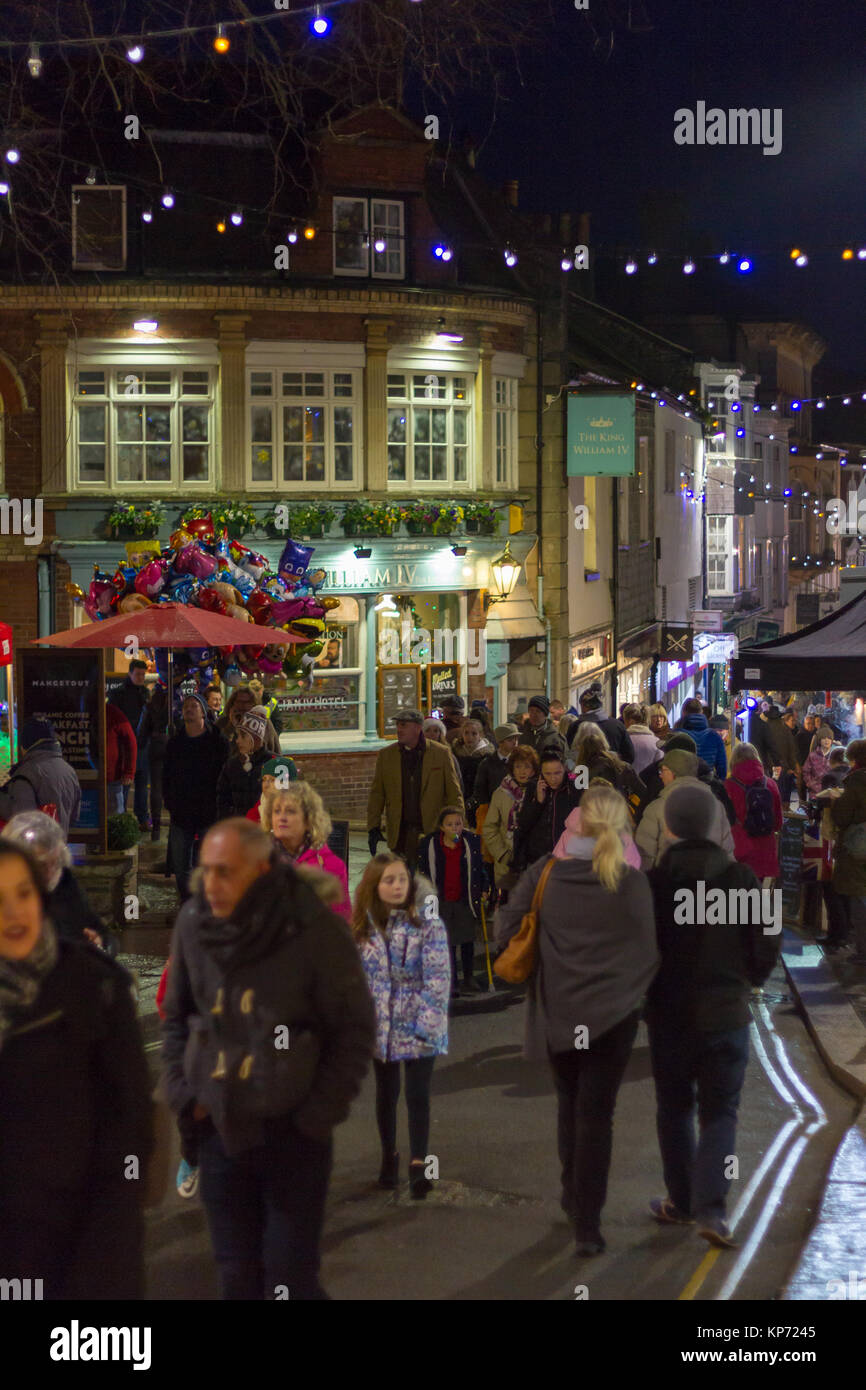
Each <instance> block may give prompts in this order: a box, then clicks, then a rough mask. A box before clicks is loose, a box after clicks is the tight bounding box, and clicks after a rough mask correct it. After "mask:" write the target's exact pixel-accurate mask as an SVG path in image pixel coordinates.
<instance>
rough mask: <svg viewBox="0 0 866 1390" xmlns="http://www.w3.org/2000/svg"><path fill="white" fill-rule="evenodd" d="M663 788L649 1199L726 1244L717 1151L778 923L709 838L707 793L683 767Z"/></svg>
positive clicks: (725, 1143)
mask: <svg viewBox="0 0 866 1390" xmlns="http://www.w3.org/2000/svg"><path fill="white" fill-rule="evenodd" d="M666 790H667V798H666V803H665V832H666V836H667V840H668V849H667V852H666V853H665V855H664V857H663V858H662V860H661V862H660V863H659V864H658V865H657V866H656V867H655V868H652V869H650V871H649V873H648V878H649V882H650V888H651V889H652V894H653V905H654V908H655V918H656V930H657V934H658V945H659V952H660V954H661V961H662V963H661V968H660V970H659V972H658V974H657V975H656V977H655V979H654V980H653V982H652V984H651V985H650V988H649V991H648V996H647V1009H646V1018H647V1023H648V1026H649V1041H650V1056H651V1059H652V1069H653V1078H654V1080H655V1086H656V1125H657V1131H658V1137H659V1147H660V1149H661V1156H662V1167H663V1170H664V1180H665V1186H666V1188H667V1195H666V1196H665V1197H654V1198H653V1199H652V1200H651V1201H650V1204H649V1206H650V1212H651V1213H652V1215H653V1216H654V1218H655V1219H656V1221H658V1222H659V1223H660V1224H662V1225H666V1226H688V1225H696V1227H697V1233H698V1235H699V1236H702V1237H703V1239H704V1240H706V1241H707V1242H708V1243H709V1244H710V1245H714V1246H718V1247H722V1248H729V1247H731V1246H732V1245H734V1241H733V1239H732V1237H731V1232H730V1230H729V1229H728V1226H727V1224H726V1220H725V1218H726V1203H727V1194H728V1188H729V1186H730V1167H729V1163H730V1156H731V1155H732V1154H735V1153H736V1151H737V1145H736V1139H737V1109H738V1106H739V1102H740V1093H741V1091H742V1088H743V1081H744V1079H745V1074H746V1066H747V1065H748V1061H749V1020H750V1008H749V1005H750V998H751V992H752V990H753V989H754V988H755V986H757V985H761V984H763V983H764V981H765V980H766V979H767V977H768V975H769V974H770V972H771V971H772V969H773V966H774V964H775V961H776V957H777V954H778V944H779V940H780V934H779V933H778V932H772V931H770V932H767V931H765V926H766V919H765V914H764V912H763V906H764V904H763V902H762V901H760V900H761V898H762V895H761V892H760V885H759V883H758V880H757V878H756V877H755V874H754V872H753V871H752V870H751V869H750V868H749V867H748V865H746V864H738V863H736V861H735V860H734V859H733V858H732V857H731V856H730V855H729V854H726V853H725V851H724V850H723V849H721V848H720V847H719V846H718V845H717V844H715V843H713V840H714V834H713V831H714V822H715V820H716V818H717V813H718V806H717V804H716V802H715V801H714V800H713V797H712V794H711V793H710V792H709V791H708V790H707V788H706V787H704V786H701V785H700V784H698V785H697V786H695V785H692V784H691V782H690V779H689V778H677V779H675V781H673V782H672V783H671V784H670V787H669V788H668V789H666ZM644 819H646V813H644ZM743 889H745V890H746V892H747V893H749V892H751V900H750V905H751V906H752V907H754V906H755V905H756V903H758V902H760V910H759V911H757V912H755V911H751V910H747V911H746V913H745V919H746V920H745V921H744V916H743V914H742V913H741V912H740V910H739V906H738V907H737V910H736V911H734V910H733V909H732V907H731V906H730V905H731V904H732V902H733V901H734V900H736V901H737V902H738V904H739V902H741V901H742V900H743V899H744V898H745V894H743V892H742V890H743ZM710 894H712V899H710ZM709 901H712V902H713V911H712V912H710V911H709ZM701 904H704V907H703V908H701ZM696 1112H697V1115H698V1117H699V1132H698V1134H697V1136H695V1114H696Z"/></svg>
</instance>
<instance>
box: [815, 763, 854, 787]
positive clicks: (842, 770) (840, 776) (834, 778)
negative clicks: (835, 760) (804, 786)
mask: <svg viewBox="0 0 866 1390" xmlns="http://www.w3.org/2000/svg"><path fill="white" fill-rule="evenodd" d="M849 771H850V768H849V767H848V764H847V763H841V764H837V765H836V766H835V767H828V768H827V771H826V772H825V773H824V776H823V777H822V778H821V791H822V792H825V791H827V790H828V789H829V788H830V787H841V786H842V784H843V782H844V781H845V778H846V777H847V776H848V773H849Z"/></svg>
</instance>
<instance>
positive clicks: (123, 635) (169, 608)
mask: <svg viewBox="0 0 866 1390" xmlns="http://www.w3.org/2000/svg"><path fill="white" fill-rule="evenodd" d="M133 638H134V639H135V641H137V643H138V645H139V647H258V646H265V645H271V644H275V645H276V644H280V645H287V646H288V645H292V644H293V643H296V642H309V640H310V639H309V637H296V636H294V635H293V634H292V633H289V632H285V631H284V630H283V629H282V628H279V627H264V626H260V625H259V624H258V623H243V622H241V621H240V620H239V619H237V618H227V617H226V616H225V614H223V613H209V612H208V611H207V610H206V609H204V608H192V607H190V606H189V605H188V604H184V603H153V604H151V606H150V607H149V608H143V609H140V610H139V611H138V612H137V613H121V614H120V616H119V617H117V618H105V619H103V620H102V621H101V622H95V623H85V624H84V626H83V627H70V628H67V629H66V631H65V632H54V633H52V635H51V636H50V637H37V639H36V642H37V644H42V645H44V646H47V647H116V648H118V649H120V650H122V649H124V648H125V647H127V646H128V645H129V643H130V642H131V641H132V640H133Z"/></svg>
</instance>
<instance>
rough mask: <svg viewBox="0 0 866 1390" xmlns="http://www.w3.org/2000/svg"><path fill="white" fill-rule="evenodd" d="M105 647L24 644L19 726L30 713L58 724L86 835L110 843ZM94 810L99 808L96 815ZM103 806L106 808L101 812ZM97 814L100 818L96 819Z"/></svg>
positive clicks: (102, 845) (79, 826)
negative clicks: (78, 788)
mask: <svg viewBox="0 0 866 1390" xmlns="http://www.w3.org/2000/svg"><path fill="white" fill-rule="evenodd" d="M104 682H105V653H104V652H102V651H98V650H97V651H92V650H87V649H85V650H81V651H63V650H58V649H57V648H56V647H54V648H51V647H23V648H22V649H21V651H20V653H19V657H18V708H17V720H18V730H19V734H20V730H21V728H22V726H23V724H24V721H25V719H33V718H35V719H47V720H48V721H49V723H51V724H53V725H54V732H55V734H56V736H57V739H58V741H59V743H60V748H61V751H62V753H63V757H64V759H65V761H66V762H67V763H68V764H69V766H70V767H71V768H72V770H73V771H74V772H75V774H76V776H77V777H78V781H79V783H80V784H81V793H82V805H81V815H80V818H79V820H78V821H77V822H76V823H75V825H74V826H71V827H70V832H71V831H72V830H75V831H77V832H78V836H79V838H80V839H82V840H90V841H92V842H93V841H95V842H97V843H98V845H99V847H100V848H101V850H102V851H103V852H104V851H105V848H106V845H105V838H104V837H105V828H106V816H105V763H104V758H103V754H102V750H103V748H104V747H105V698H104V693H103V692H104ZM94 812H96V813H97V814H96V815H95V816H94ZM99 812H101V814H99ZM94 820H95V824H94Z"/></svg>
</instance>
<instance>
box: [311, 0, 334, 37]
mask: <svg viewBox="0 0 866 1390" xmlns="http://www.w3.org/2000/svg"><path fill="white" fill-rule="evenodd" d="M330 27H331V21H330V20H329V19H328V17H327V15H324V14H322V7H321V5H317V6H316V13H315V14H314V16H313V18H312V19H311V20H310V29H311V31H312V33H314V34H316V35H318V37H319V38H321V37H322V36H323V35H324V34H327V32H328V30H329V29H330Z"/></svg>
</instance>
